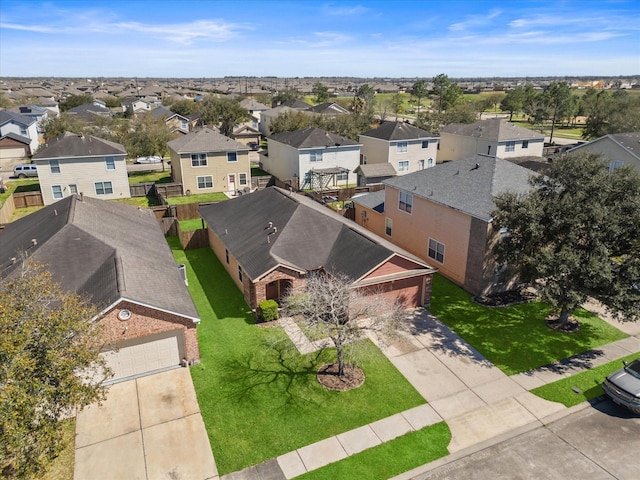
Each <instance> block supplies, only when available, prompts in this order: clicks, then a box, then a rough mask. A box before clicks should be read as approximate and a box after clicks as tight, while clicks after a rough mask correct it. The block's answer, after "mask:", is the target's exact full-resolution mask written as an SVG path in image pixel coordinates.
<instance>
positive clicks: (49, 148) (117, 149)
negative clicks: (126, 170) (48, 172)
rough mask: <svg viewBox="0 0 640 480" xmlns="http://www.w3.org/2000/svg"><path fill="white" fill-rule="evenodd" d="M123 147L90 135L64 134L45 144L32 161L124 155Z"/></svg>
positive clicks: (125, 151)
mask: <svg viewBox="0 0 640 480" xmlns="http://www.w3.org/2000/svg"><path fill="white" fill-rule="evenodd" d="M126 154H127V150H126V149H125V148H124V146H122V145H120V144H119V143H116V142H110V141H109V140H104V139H102V138H98V137H94V136H92V135H82V134H80V135H78V134H77V133H71V132H65V133H63V134H62V135H58V136H57V137H56V138H54V139H52V140H50V141H49V142H47V143H45V144H44V145H43V146H42V148H41V149H40V150H39V151H38V153H37V154H35V155H34V156H33V159H34V160H42V159H48V158H66V157H96V156H105V155H126Z"/></svg>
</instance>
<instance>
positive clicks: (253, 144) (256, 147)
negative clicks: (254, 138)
mask: <svg viewBox="0 0 640 480" xmlns="http://www.w3.org/2000/svg"><path fill="white" fill-rule="evenodd" d="M249 148H250V149H251V150H253V151H254V152H255V151H256V150H260V144H259V143H256V142H249Z"/></svg>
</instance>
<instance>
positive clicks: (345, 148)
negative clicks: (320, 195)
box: [262, 127, 360, 189]
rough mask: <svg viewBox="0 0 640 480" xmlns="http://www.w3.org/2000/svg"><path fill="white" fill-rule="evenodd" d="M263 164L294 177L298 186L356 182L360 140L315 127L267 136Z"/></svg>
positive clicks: (279, 175)
mask: <svg viewBox="0 0 640 480" xmlns="http://www.w3.org/2000/svg"><path fill="white" fill-rule="evenodd" d="M268 145H269V148H268V155H265V156H262V168H264V170H266V171H267V172H269V173H270V174H272V175H274V176H276V177H277V178H279V179H280V180H283V181H284V180H290V179H295V180H296V181H297V182H298V184H299V188H301V189H306V188H327V187H337V186H346V185H355V183H356V174H355V173H354V171H355V169H356V167H357V166H358V165H359V163H360V144H359V143H357V142H354V141H353V140H350V139H348V138H345V137H341V136H339V135H336V134H334V133H331V132H328V131H326V130H322V129H320V128H316V127H307V128H304V129H302V130H296V131H293V132H280V133H276V134H275V135H271V136H270V137H268Z"/></svg>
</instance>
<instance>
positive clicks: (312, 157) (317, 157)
mask: <svg viewBox="0 0 640 480" xmlns="http://www.w3.org/2000/svg"><path fill="white" fill-rule="evenodd" d="M309 161H310V162H321V161H322V150H310V151H309Z"/></svg>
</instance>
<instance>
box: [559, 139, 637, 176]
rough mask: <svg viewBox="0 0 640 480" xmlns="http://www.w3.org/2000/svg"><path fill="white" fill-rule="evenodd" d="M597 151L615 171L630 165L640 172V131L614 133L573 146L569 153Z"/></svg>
mask: <svg viewBox="0 0 640 480" xmlns="http://www.w3.org/2000/svg"><path fill="white" fill-rule="evenodd" d="M582 152H585V153H597V154H599V155H602V158H603V160H604V161H605V162H607V165H608V166H609V171H614V170H615V169H617V168H620V167H621V166H623V165H629V166H631V167H633V168H635V169H636V170H638V171H639V172H640V132H633V133H613V134H610V135H605V136H603V137H600V138H596V139H595V140H591V141H590V142H587V143H584V144H582V145H579V146H577V147H574V148H572V149H571V150H569V151H568V152H567V153H582Z"/></svg>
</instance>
